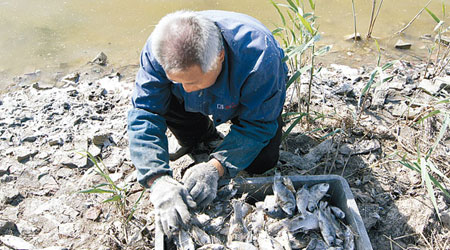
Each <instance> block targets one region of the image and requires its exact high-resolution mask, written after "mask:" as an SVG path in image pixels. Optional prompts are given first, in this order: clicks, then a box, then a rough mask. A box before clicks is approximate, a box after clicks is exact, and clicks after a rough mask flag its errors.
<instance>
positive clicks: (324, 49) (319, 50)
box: [314, 45, 333, 56]
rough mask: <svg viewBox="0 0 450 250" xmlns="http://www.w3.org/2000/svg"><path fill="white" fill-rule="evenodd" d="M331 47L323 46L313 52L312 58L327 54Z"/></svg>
mask: <svg viewBox="0 0 450 250" xmlns="http://www.w3.org/2000/svg"><path fill="white" fill-rule="evenodd" d="M332 47H333V45H326V46H323V47H322V48H320V49H318V50H317V51H315V52H314V56H321V55H323V54H325V53H328V52H329V51H330V50H331V48H332Z"/></svg>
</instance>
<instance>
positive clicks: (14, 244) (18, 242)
mask: <svg viewBox="0 0 450 250" xmlns="http://www.w3.org/2000/svg"><path fill="white" fill-rule="evenodd" d="M0 241H1V242H2V243H3V244H4V245H5V246H7V247H10V248H12V249H35V247H34V246H33V245H31V244H30V243H29V242H27V241H25V240H24V239H22V238H19V237H16V236H12V235H3V236H0Z"/></svg>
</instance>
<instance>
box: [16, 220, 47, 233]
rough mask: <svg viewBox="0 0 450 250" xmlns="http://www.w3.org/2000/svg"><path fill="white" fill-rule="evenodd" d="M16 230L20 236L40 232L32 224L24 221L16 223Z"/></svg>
mask: <svg viewBox="0 0 450 250" xmlns="http://www.w3.org/2000/svg"><path fill="white" fill-rule="evenodd" d="M17 228H18V230H19V232H20V235H35V234H38V233H39V232H40V231H41V230H40V229H39V228H37V227H35V226H34V225H33V224H31V223H30V222H28V221H25V220H20V221H19V222H18V223H17Z"/></svg>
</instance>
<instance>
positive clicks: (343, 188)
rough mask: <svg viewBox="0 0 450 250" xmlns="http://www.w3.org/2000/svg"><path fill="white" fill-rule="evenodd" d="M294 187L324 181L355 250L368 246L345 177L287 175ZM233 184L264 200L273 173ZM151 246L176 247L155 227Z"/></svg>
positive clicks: (159, 249) (367, 249)
mask: <svg viewBox="0 0 450 250" xmlns="http://www.w3.org/2000/svg"><path fill="white" fill-rule="evenodd" d="M288 177H289V178H290V179H291V180H292V182H293V184H294V186H295V189H296V190H298V189H299V188H301V187H302V186H303V185H305V184H306V185H307V186H308V187H309V186H312V185H314V184H317V183H324V182H326V183H328V184H330V189H329V190H328V193H327V194H328V195H330V197H329V200H330V203H331V204H332V205H333V206H337V207H339V208H340V209H342V211H344V212H345V221H346V223H347V225H350V227H351V228H352V230H353V232H354V233H355V234H356V235H355V246H356V249H357V250H372V244H371V243H370V240H369V236H368V235H367V231H366V228H365V227H364V222H363V221H362V219H361V215H360V214H359V210H358V207H357V206H356V202H355V199H354V197H353V194H352V192H351V190H350V187H349V185H348V183H347V181H346V180H345V179H344V178H343V177H341V176H338V175H307V176H300V175H294V176H288ZM228 182H229V181H226V180H225V181H221V182H220V184H219V185H225V184H227V183H228ZM235 182H236V187H237V188H238V195H239V194H242V193H248V194H249V197H252V198H253V199H255V200H257V201H258V200H264V197H265V196H266V195H270V194H273V191H272V183H273V177H256V178H247V179H244V178H237V179H235ZM155 249H157V250H170V249H176V248H175V246H174V245H173V244H171V243H170V242H168V241H167V238H166V237H164V234H163V233H162V232H161V231H159V230H156V235H155Z"/></svg>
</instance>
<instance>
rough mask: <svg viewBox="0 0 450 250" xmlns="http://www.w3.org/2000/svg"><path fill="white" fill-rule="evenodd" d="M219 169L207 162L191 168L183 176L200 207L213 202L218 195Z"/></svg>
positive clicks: (185, 184) (186, 185)
mask: <svg viewBox="0 0 450 250" xmlns="http://www.w3.org/2000/svg"><path fill="white" fill-rule="evenodd" d="M218 182H219V171H218V170H217V168H216V167H214V166H213V165H212V164H209V163H207V162H203V163H199V164H197V165H195V166H193V167H191V168H189V169H188V170H187V171H186V173H185V174H184V176H183V183H184V186H185V187H186V188H187V190H188V191H189V193H190V194H191V196H192V198H193V199H194V200H195V202H196V203H197V205H198V206H199V207H205V206H206V205H208V204H209V203H211V202H212V201H213V200H214V198H216V195H217V184H218Z"/></svg>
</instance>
